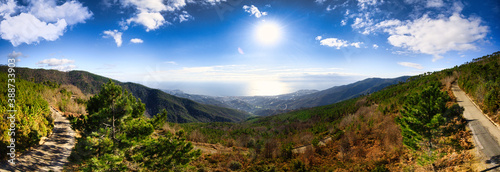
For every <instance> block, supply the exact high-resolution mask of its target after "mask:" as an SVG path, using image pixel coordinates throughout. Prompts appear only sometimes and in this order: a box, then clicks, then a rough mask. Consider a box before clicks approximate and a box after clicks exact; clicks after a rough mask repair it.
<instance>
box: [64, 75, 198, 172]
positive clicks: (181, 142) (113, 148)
mask: <svg viewBox="0 0 500 172" xmlns="http://www.w3.org/2000/svg"><path fill="white" fill-rule="evenodd" d="M87 111H88V115H82V116H80V117H79V118H77V119H75V120H73V121H72V123H73V126H74V128H75V129H78V130H80V131H81V132H82V138H80V139H79V140H78V143H77V145H76V146H75V148H74V150H73V152H72V155H71V157H70V160H72V161H73V162H77V163H84V164H83V165H82V167H81V169H82V170H83V171H129V170H132V169H130V168H129V166H131V167H133V170H137V169H135V168H137V167H139V168H140V169H142V170H146V171H147V170H157V171H166V170H167V171H168V170H170V169H172V168H173V167H176V169H182V168H184V167H185V166H186V165H187V164H188V163H189V162H190V161H191V160H193V159H195V158H197V157H198V156H199V155H200V154H201V153H200V151H199V150H197V151H192V150H193V148H194V147H193V146H192V145H191V143H189V142H186V141H185V138H184V135H183V134H182V133H183V132H179V133H177V134H176V135H173V134H171V133H167V134H166V135H165V136H155V137H153V136H152V134H153V133H154V130H155V128H159V126H161V125H163V124H164V123H165V122H166V119H167V112H166V111H165V110H164V111H162V113H160V114H158V115H157V116H155V117H154V118H153V119H146V117H145V116H144V115H143V114H144V112H145V105H144V104H143V103H142V102H141V100H140V99H139V100H136V98H135V97H134V96H132V95H131V94H129V93H128V92H127V91H124V90H122V88H121V87H120V86H118V85H115V84H114V83H113V82H112V81H109V82H108V83H106V84H104V85H103V87H102V89H101V92H100V93H99V94H97V95H95V96H93V97H92V98H90V100H89V101H88V103H87Z"/></svg>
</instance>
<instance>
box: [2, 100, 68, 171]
mask: <svg viewBox="0 0 500 172" xmlns="http://www.w3.org/2000/svg"><path fill="white" fill-rule="evenodd" d="M50 110H51V111H52V117H53V118H54V130H53V132H52V135H51V136H50V137H49V138H47V139H46V140H45V143H44V144H43V145H40V146H38V147H36V148H35V149H33V150H32V151H30V152H28V153H25V154H23V155H21V156H20V157H17V158H16V164H15V165H14V166H11V165H10V163H8V162H3V163H0V172H4V171H23V172H24V171H61V170H62V169H63V166H64V164H66V162H67V159H68V156H69V154H70V153H71V149H72V148H73V146H74V145H75V131H73V130H72V129H71V125H70V123H69V121H68V119H66V118H65V117H63V116H61V114H60V113H59V112H57V110H55V109H54V108H53V107H50Z"/></svg>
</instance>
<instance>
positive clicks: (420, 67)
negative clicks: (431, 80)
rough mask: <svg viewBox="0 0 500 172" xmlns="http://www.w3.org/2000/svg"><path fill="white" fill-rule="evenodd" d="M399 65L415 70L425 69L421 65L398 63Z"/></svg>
mask: <svg viewBox="0 0 500 172" xmlns="http://www.w3.org/2000/svg"><path fill="white" fill-rule="evenodd" d="M398 64H399V65H401V66H405V67H411V68H415V69H423V68H424V67H423V66H422V65H420V64H417V63H411V62H398Z"/></svg>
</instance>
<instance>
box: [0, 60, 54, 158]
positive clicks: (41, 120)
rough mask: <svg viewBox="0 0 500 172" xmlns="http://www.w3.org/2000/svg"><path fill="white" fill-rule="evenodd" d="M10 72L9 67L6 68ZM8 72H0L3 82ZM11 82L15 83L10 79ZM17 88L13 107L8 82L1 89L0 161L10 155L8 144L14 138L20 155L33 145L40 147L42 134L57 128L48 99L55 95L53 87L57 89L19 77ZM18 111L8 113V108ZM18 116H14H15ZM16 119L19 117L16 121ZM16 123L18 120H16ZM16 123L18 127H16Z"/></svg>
mask: <svg viewBox="0 0 500 172" xmlns="http://www.w3.org/2000/svg"><path fill="white" fill-rule="evenodd" d="M4 71H6V70H4ZM7 79H10V78H8V77H7V74H6V73H0V82H1V83H7ZM9 83H11V82H9ZM11 84H14V87H10V89H12V88H14V89H16V92H15V97H14V100H15V103H14V104H13V105H14V108H11V107H10V103H12V102H10V101H8V99H9V97H8V96H7V93H9V92H8V88H7V84H2V87H1V88H0V94H1V95H2V96H0V104H1V106H0V115H1V116H2V118H0V152H2V153H1V154H0V160H4V159H5V158H7V156H8V155H7V152H10V150H8V148H7V146H9V145H10V144H11V142H10V139H11V138H12V139H15V150H16V154H17V155H20V154H21V153H23V152H25V151H26V150H28V149H29V148H31V147H33V146H37V145H38V143H39V141H40V140H41V139H42V137H47V136H48V135H49V134H50V133H52V129H53V128H54V124H53V118H52V116H51V112H50V110H49V104H48V103H47V101H46V100H45V98H47V97H52V96H53V95H52V94H49V93H48V92H50V91H49V90H54V89H55V88H53V87H50V86H46V85H43V84H35V83H33V82H28V81H25V80H22V79H15V83H14V82H12V83H11ZM11 109H14V110H17V111H16V112H8V110H11ZM12 116H14V118H12ZM14 119H15V120H14ZM12 122H14V123H12ZM12 126H15V128H13V129H14V130H12V131H11V130H10V129H12Z"/></svg>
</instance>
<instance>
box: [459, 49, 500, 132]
mask: <svg viewBox="0 0 500 172" xmlns="http://www.w3.org/2000/svg"><path fill="white" fill-rule="evenodd" d="M452 70H453V71H454V72H455V71H456V72H457V73H459V75H460V78H459V79H458V85H459V86H460V88H462V89H463V90H464V91H465V92H466V93H467V94H468V95H469V96H472V97H473V99H474V102H475V103H476V104H477V105H478V106H479V107H481V109H482V110H483V112H484V113H485V114H488V116H490V118H491V119H493V120H494V121H495V122H496V123H497V124H500V52H496V53H493V54H491V55H486V56H483V57H480V58H476V59H474V60H472V62H470V63H466V64H464V65H461V66H459V67H455V68H453V69H452Z"/></svg>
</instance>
